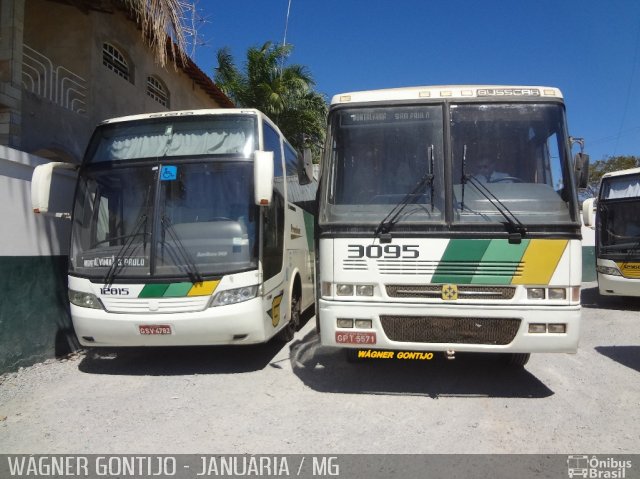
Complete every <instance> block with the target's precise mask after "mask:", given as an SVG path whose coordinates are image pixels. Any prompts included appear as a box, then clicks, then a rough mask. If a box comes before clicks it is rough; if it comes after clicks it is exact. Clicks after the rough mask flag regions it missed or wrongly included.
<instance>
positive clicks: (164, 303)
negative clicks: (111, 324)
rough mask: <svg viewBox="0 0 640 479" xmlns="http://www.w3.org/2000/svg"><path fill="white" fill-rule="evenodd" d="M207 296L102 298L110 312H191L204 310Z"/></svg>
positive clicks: (207, 300) (207, 299) (207, 301)
mask: <svg viewBox="0 0 640 479" xmlns="http://www.w3.org/2000/svg"><path fill="white" fill-rule="evenodd" d="M209 299H210V297H209V296H195V297H189V298H145V299H140V298H127V299H124V298H116V297H112V298H102V303H103V304H104V307H105V309H106V310H107V311H108V312H110V313H129V314H148V313H192V312H197V311H204V310H205V309H206V308H207V304H208V303H209Z"/></svg>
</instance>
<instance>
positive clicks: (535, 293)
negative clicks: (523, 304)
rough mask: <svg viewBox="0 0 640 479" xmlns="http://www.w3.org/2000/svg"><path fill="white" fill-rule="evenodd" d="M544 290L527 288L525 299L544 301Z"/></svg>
mask: <svg viewBox="0 0 640 479" xmlns="http://www.w3.org/2000/svg"><path fill="white" fill-rule="evenodd" d="M544 296H545V295H544V288H527V299H544Z"/></svg>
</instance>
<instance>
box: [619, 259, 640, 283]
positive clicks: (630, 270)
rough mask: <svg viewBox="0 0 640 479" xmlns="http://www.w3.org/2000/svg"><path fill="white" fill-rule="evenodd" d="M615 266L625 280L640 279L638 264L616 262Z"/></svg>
mask: <svg viewBox="0 0 640 479" xmlns="http://www.w3.org/2000/svg"><path fill="white" fill-rule="evenodd" d="M616 264H617V265H618V268H619V269H620V272H621V273H622V276H624V277H625V278H630V279H640V263H627V262H618V263H616Z"/></svg>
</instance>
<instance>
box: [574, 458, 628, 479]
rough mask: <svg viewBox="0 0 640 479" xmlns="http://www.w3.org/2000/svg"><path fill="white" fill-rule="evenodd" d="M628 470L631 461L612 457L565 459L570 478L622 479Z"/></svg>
mask: <svg viewBox="0 0 640 479" xmlns="http://www.w3.org/2000/svg"><path fill="white" fill-rule="evenodd" d="M630 468H631V461H629V460H622V459H616V458H613V457H606V458H604V459H603V458H600V457H598V456H591V457H589V456H578V455H574V456H568V457H567V474H568V475H569V477H570V478H574V477H584V478H589V479H591V478H597V479H624V478H626V477H627V469H630Z"/></svg>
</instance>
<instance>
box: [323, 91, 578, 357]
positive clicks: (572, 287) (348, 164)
mask: <svg viewBox="0 0 640 479" xmlns="http://www.w3.org/2000/svg"><path fill="white" fill-rule="evenodd" d="M328 122H329V123H328V133H327V145H326V150H325V156H324V158H323V161H322V172H321V179H320V191H319V206H318V208H319V211H318V228H317V229H316V236H317V238H318V245H319V250H318V255H319V266H318V286H319V293H320V294H319V299H318V308H317V310H316V313H317V327H318V329H319V332H320V337H321V341H322V344H324V345H329V346H337V347H343V348H350V349H356V350H357V349H362V348H363V347H364V348H367V349H380V350H391V351H394V350H395V351H397V350H405V351H407V350H408V351H444V352H447V355H448V356H449V357H453V355H454V354H455V352H456V351H460V352H489V353H505V356H504V358H507V359H508V360H509V361H510V362H511V363H513V364H516V365H524V363H526V361H527V360H528V358H529V354H530V353H532V352H575V351H576V348H577V345H578V335H579V330H580V284H581V267H582V265H581V245H580V238H581V236H580V227H581V222H580V217H579V211H578V206H577V198H576V190H577V188H576V185H575V184H574V171H573V170H574V165H573V164H572V160H571V142H570V138H569V135H568V132H567V127H566V121H565V107H564V103H563V98H562V94H561V92H560V91H559V90H558V89H556V88H550V87H520V86H508V87H500V86H442V87H417V88H401V89H390V90H377V91H363V92H353V93H345V94H340V95H336V96H335V97H334V98H333V99H332V103H331V107H330V112H329V119H328ZM586 158H587V157H586V155H582V154H578V155H576V163H580V166H582V167H583V166H584V164H583V163H584V162H586ZM580 176H581V178H583V177H584V175H580ZM351 353H353V351H351Z"/></svg>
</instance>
